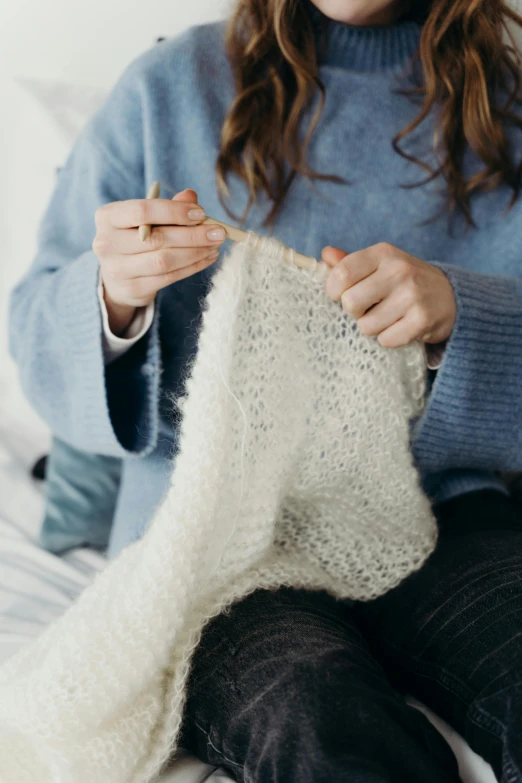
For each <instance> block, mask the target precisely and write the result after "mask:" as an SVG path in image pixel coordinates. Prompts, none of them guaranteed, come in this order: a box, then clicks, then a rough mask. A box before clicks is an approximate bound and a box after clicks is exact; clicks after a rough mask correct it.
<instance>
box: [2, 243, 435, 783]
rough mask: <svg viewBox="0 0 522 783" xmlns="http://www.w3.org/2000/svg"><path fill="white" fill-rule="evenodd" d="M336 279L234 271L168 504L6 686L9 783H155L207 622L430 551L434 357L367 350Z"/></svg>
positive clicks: (342, 583)
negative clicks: (279, 593)
mask: <svg viewBox="0 0 522 783" xmlns="http://www.w3.org/2000/svg"><path fill="white" fill-rule="evenodd" d="M269 241H270V240H269ZM272 242H274V240H272ZM324 276H325V270H324V267H323V265H322V264H318V265H317V267H316V269H315V270H314V271H303V270H301V269H297V268H296V267H294V266H293V265H291V264H285V263H282V262H281V261H278V260H276V259H274V258H272V257H271V256H269V255H268V254H266V253H265V254H264V253H263V252H262V251H259V250H255V249H254V248H253V247H252V246H251V245H250V244H248V243H243V244H240V245H236V246H235V247H234V250H233V251H232V252H231V253H230V255H228V256H227V258H226V259H225V260H224V262H223V264H222V267H221V269H220V270H219V271H218V272H217V273H216V275H215V277H214V283H213V287H212V290H211V291H210V293H209V295H208V298H207V304H206V308H205V313H204V318H203V326H202V330H201V334H200V340H199V350H198V354H197V358H196V360H195V362H194V365H193V367H192V370H191V375H190V378H189V379H188V381H187V385H186V395H185V396H184V397H183V399H182V401H181V403H180V406H181V410H182V413H183V423H182V430H181V442H180V451H179V454H178V457H177V459H176V466H175V470H174V471H173V474H172V481H171V485H170V488H169V490H168V492H167V494H166V496H165V498H164V500H163V502H162V505H161V506H160V507H159V508H158V510H157V512H156V514H155V516H154V518H153V520H152V522H151V524H150V526H149V528H148V529H147V531H146V533H145V535H144V536H143V538H142V539H140V540H139V541H136V542H134V543H133V544H131V545H130V546H128V547H127V548H126V549H124V550H123V551H122V552H121V553H120V555H119V556H118V557H117V558H116V559H115V560H114V561H113V562H111V563H109V564H108V566H107V567H106V569H105V570H104V571H103V572H101V573H100V574H99V575H98V576H97V577H96V579H95V581H94V582H93V583H92V585H90V586H89V587H88V588H87V589H85V591H84V592H83V593H82V594H81V595H80V596H79V598H78V599H77V600H76V602H75V603H74V604H73V605H72V606H71V607H70V609H69V610H68V611H67V612H66V613H65V614H64V615H63V616H62V617H60V618H59V619H58V620H57V621H56V622H54V623H53V624H51V625H50V626H49V627H48V628H47V629H45V630H44V632H43V633H42V634H41V636H40V637H39V638H38V639H36V640H35V641H34V642H32V643H31V644H30V645H28V646H27V647H26V648H24V649H22V650H21V651H20V652H19V653H17V654H15V655H14V656H13V657H12V658H11V659H10V660H8V661H7V662H6V663H5V664H4V665H3V667H2V668H1V669H0V781H1V783H55V782H56V783H58V782H59V783H93V782H94V781H100V783H101V782H102V781H103V783H146V782H148V781H151V780H153V779H154V778H155V776H156V774H157V773H158V772H159V771H160V769H161V768H162V766H164V765H165V762H166V761H167V759H168V758H169V756H170V755H171V754H172V752H173V750H174V749H175V747H176V737H177V735H178V730H179V727H180V721H181V717H182V711H183V705H184V698H185V686H186V679H187V674H188V672H189V667H190V661H191V655H192V652H193V650H194V648H195V646H196V645H197V643H198V641H199V638H200V634H201V631H202V628H203V626H204V624H205V622H206V621H207V620H208V619H209V618H211V617H213V616H215V615H216V614H217V613H219V612H220V611H221V610H222V609H223V608H224V607H226V606H227V605H229V604H230V603H231V602H232V601H235V600H237V599H239V598H240V597H243V596H245V595H246V594H247V593H249V592H250V591H252V590H254V589H255V588H256V587H261V586H263V587H267V588H275V587H277V586H278V585H283V584H285V585H295V586H300V587H307V588H316V589H317V588H323V589H326V590H328V591H330V592H331V593H332V594H333V595H334V596H337V597H348V598H355V599H360V600H367V599H371V598H373V597H375V596H378V595H379V594H382V593H384V592H385V591H387V590H389V589H390V588H392V587H393V586H394V585H397V584H398V583H399V582H400V581H401V580H402V579H403V578H404V577H405V576H407V575H408V574H409V573H410V572H412V571H415V570H416V569H418V568H419V567H420V566H421V565H422V563H423V562H424V561H425V559H426V558H427V556H428V555H429V554H430V553H431V551H432V550H433V548H434V546H435V542H436V524H435V519H434V516H433V513H432V509H431V505H430V503H429V500H428V498H427V497H426V496H425V495H424V494H423V492H422V491H421V487H420V481H419V476H418V473H417V471H416V469H415V467H414V464H413V460H412V457H411V452H410V448H409V420H410V419H411V418H412V417H416V416H418V415H419V414H420V413H421V412H422V409H423V405H424V402H425V393H426V386H425V378H426V372H425V362H424V355H423V350H422V347H421V345H420V344H419V343H413V344H411V345H409V346H404V347H402V348H396V349H385V348H383V347H381V346H380V345H379V343H378V341H377V339H376V338H374V337H367V336H366V337H365V336H363V335H362V334H361V333H360V332H359V330H358V328H357V324H356V322H355V320H353V319H352V318H351V317H348V316H346V315H345V314H344V313H343V312H342V309H341V306H340V305H339V304H337V303H334V302H332V301H331V300H329V299H328V297H327V296H326V294H325V292H324Z"/></svg>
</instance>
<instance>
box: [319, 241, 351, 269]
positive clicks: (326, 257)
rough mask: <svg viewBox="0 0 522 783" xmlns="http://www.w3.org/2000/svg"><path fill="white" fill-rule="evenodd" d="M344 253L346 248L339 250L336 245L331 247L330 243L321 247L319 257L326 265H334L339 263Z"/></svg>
mask: <svg viewBox="0 0 522 783" xmlns="http://www.w3.org/2000/svg"><path fill="white" fill-rule="evenodd" d="M345 255H346V250H341V249H340V248H338V247H332V246H331V245H327V246H326V247H323V249H322V252H321V259H322V260H323V261H324V262H325V264H326V265H327V266H329V267H334V266H335V265H336V264H338V263H339V261H340V260H341V258H344V257H345Z"/></svg>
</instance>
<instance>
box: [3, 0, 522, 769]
mask: <svg viewBox="0 0 522 783" xmlns="http://www.w3.org/2000/svg"><path fill="white" fill-rule="evenodd" d="M508 19H510V20H511V21H513V22H515V23H516V24H521V23H522V19H520V18H519V17H518V16H517V15H516V14H515V13H514V12H512V11H511V10H510V9H509V8H508V7H507V6H506V5H505V3H504V2H503V0H431V2H430V1H429V0H425V2H418V3H408V2H401V1H400V0H315V2H314V3H312V2H311V1H310V0H277V2H276V0H240V2H239V3H238V5H237V9H236V12H235V14H234V16H233V17H232V19H230V20H229V21H228V22H227V23H216V24H210V25H203V26H199V27H195V28H191V29H190V30H189V31H188V32H186V33H185V34H183V35H181V36H179V37H178V38H176V39H175V40H172V41H168V42H165V43H162V44H161V45H159V46H157V47H155V48H154V49H153V50H151V51H148V52H146V53H145V54H143V55H142V56H140V57H139V58H137V59H136V60H135V61H134V62H133V63H131V65H130V66H129V67H128V68H127V70H126V71H125V73H124V74H123V76H122V77H121V79H120V80H119V82H118V84H117V85H116V87H115V88H114V90H113V91H112V93H111V95H110V96H109V98H108V100H107V101H106V102H105V104H104V106H103V107H102V108H101V109H100V110H99V111H98V113H97V114H96V115H95V116H94V117H93V118H92V119H91V121H90V122H89V123H88V125H87V127H86V128H85V129H84V131H83V133H82V134H81V136H80V138H79V139H78V141H77V143H76V145H75V147H74V149H73V151H72V153H71V155H70V156H69V159H68V161H67V163H66V165H65V166H64V168H63V169H62V171H61V173H60V176H59V180H58V183H57V187H56V190H55V192H54V194H53V197H52V200H51V202H50V205H49V207H48V210H47V213H46V215H45V216H44V219H43V221H42V225H41V230H40V246H39V252H38V255H37V258H36V260H35V262H34V265H33V267H32V269H31V271H30V273H29V274H28V275H27V276H26V278H25V279H24V280H23V281H22V282H21V284H20V285H19V286H18V288H17V289H16V291H15V293H14V295H13V298H12V315H11V318H12V333H11V345H12V351H13V354H14V356H15V357H16V358H17V361H18V363H19V365H20V369H21V377H22V381H23V383H24V387H25V390H26V393H27V395H28V396H29V398H30V399H31V400H32V402H33V404H34V406H35V407H36V409H37V410H38V411H39V412H40V414H41V415H42V416H43V417H44V418H45V419H46V420H47V422H48V423H49V425H50V426H51V428H52V429H53V431H54V432H55V433H56V434H57V435H59V436H61V437H62V438H64V439H66V440H67V441H69V442H70V443H72V444H73V445H75V446H76V447H77V448H79V449H84V450H87V451H92V452H95V453H100V454H106V455H113V456H120V457H122V458H123V459H124V471H123V481H122V487H121V491H120V497H119V501H118V508H117V513H116V517H115V520H114V525H113V530H112V536H111V542H110V546H109V552H108V554H109V556H110V557H114V556H115V555H116V554H117V553H118V552H120V551H121V549H122V548H123V547H124V546H126V545H127V544H128V543H130V541H132V540H133V539H135V538H137V537H139V536H141V535H142V534H143V531H144V528H145V527H146V524H147V522H148V521H149V520H150V519H151V517H152V513H153V509H154V506H155V505H156V504H157V503H158V502H159V500H160V499H161V495H162V492H163V491H164V489H165V487H166V481H167V479H168V471H169V467H170V465H169V461H168V459H167V458H168V457H169V456H170V455H171V453H172V451H173V450H175V445H176V433H177V421H176V420H175V418H173V416H172V414H171V409H172V398H173V396H176V394H178V393H179V391H180V388H181V383H182V377H183V373H184V371H185V370H186V367H187V362H189V361H190V358H191V357H192V356H193V353H194V350H195V346H196V342H197V326H198V324H199V319H200V313H201V301H202V297H203V295H204V293H205V290H206V287H207V285H208V282H209V280H210V279H211V275H212V272H213V269H214V268H215V267H214V262H215V260H216V259H217V257H218V255H219V248H220V247H221V245H222V242H223V238H222V237H221V236H220V234H219V229H218V227H216V226H214V227H212V226H208V225H203V224H202V222H201V221H202V219H203V217H204V214H205V213H204V212H203V211H202V210H201V207H200V206H199V203H201V205H203V206H204V208H205V209H206V210H207V213H208V214H210V215H213V216H214V217H215V218H217V219H223V220H229V219H230V218H231V216H237V217H242V218H243V224H244V226H245V227H247V228H250V229H253V230H255V231H258V232H269V231H270V232H273V233H274V234H275V235H276V236H277V237H278V238H279V239H281V240H282V241H283V242H285V243H286V244H288V245H290V246H293V247H295V248H296V249H298V250H299V251H300V252H302V253H305V254H307V255H317V256H319V255H322V257H323V259H324V260H325V261H326V262H327V263H328V264H329V265H330V266H331V267H332V272H331V273H330V275H329V278H328V280H327V284H326V293H327V294H328V295H329V296H331V297H332V298H333V299H337V300H340V301H342V304H343V306H344V307H345V309H346V310H347V311H348V312H349V313H351V314H352V315H354V316H355V317H356V318H357V319H358V325H359V328H360V329H361V330H362V331H363V332H364V333H366V334H369V335H375V336H376V337H377V339H378V340H379V342H380V343H381V344H382V345H383V346H385V347H388V348H389V349H390V350H393V348H395V347H397V346H400V345H403V344H406V343H408V342H411V341H412V340H417V339H418V340H421V341H422V342H423V343H425V344H426V346H427V354H428V357H429V358H430V364H431V366H432V367H433V368H434V369H431V370H430V380H431V381H432V384H431V388H430V397H429V401H428V405H427V408H426V411H425V413H424V415H423V416H422V418H421V419H419V421H418V422H417V423H416V425H415V428H414V430H413V432H412V449H413V454H414V457H415V460H416V464H417V466H418V469H419V472H420V475H421V478H422V483H423V488H424V490H425V492H426V493H427V494H428V495H429V497H430V499H431V501H432V503H433V507H434V510H435V513H436V516H437V519H438V523H439V530H440V535H439V543H438V546H437V548H436V550H435V552H434V553H433V555H432V556H431V557H430V558H429V559H428V561H427V562H426V564H425V565H424V566H423V567H422V568H421V569H420V571H418V572H416V573H414V574H411V575H410V576H409V577H408V578H407V579H405V580H404V581H403V582H402V583H401V584H400V585H399V586H398V587H397V588H395V589H394V590H391V591H389V592H388V593H386V594H385V595H383V596H381V597H379V598H377V599H375V600H373V601H371V602H365V603H364V602H350V601H346V602H341V601H336V600H334V599H333V598H332V597H331V596H330V595H329V594H327V593H323V592H306V591H300V590H294V589H290V588H284V589H280V590H277V591H257V592H255V593H254V594H252V595H251V596H249V597H247V598H246V599H244V600H243V601H241V602H238V603H237V604H235V605H234V606H233V607H231V609H230V611H228V612H226V613H223V614H222V615H220V616H218V617H217V618H215V619H214V620H212V621H211V622H210V623H209V624H208V626H207V627H206V629H205V631H204V634H203V637H202V639H201V642H200V644H199V646H198V649H197V650H196V652H195V656H194V663H193V668H192V672H191V680H190V688H189V695H188V700H187V703H186V710H185V722H184V728H183V736H182V742H181V744H182V745H184V746H185V747H187V748H189V749H190V750H192V751H193V752H194V753H195V754H196V755H198V756H199V757H200V758H201V759H203V760H204V761H208V762H210V763H212V764H220V765H222V766H223V767H225V768H226V769H227V770H228V772H229V774H230V775H231V776H232V777H233V778H234V779H236V780H240V781H248V782H249V783H254V782H255V783H261V782H262V783H267V782H268V781H270V782H272V781H284V783H288V781H294V782H295V783H309V782H310V783H311V782H312V781H313V782H314V783H322V782H323V781H324V782H325V783H326V781H328V782H330V781H332V780H343V781H344V780H350V781H354V782H355V781H361V783H363V782H364V783H366V782H367V783H370V781H371V782H372V783H376V782H377V781H379V783H381V782H382V783H384V781H394V782H395V781H397V782H399V781H400V782H401V783H403V782H404V781H405V780H415V781H420V780H422V781H423V782H424V783H430V781H433V783H435V782H436V783H444V781H457V780H459V777H458V770H457V763H456V760H455V757H454V755H453V753H452V751H451V750H450V748H449V746H448V745H447V744H446V742H445V741H444V739H443V738H442V737H441V736H440V735H439V734H438V732H437V731H436V730H435V729H434V728H433V726H432V725H431V724H430V723H429V721H428V720H427V718H425V716H424V715H423V714H422V713H420V712H419V711H417V710H415V709H413V708H412V707H410V706H409V705H407V704H406V702H405V700H404V694H405V693H410V694H412V695H414V696H416V697H418V698H419V699H421V700H422V701H423V702H424V703H425V704H427V705H428V706H430V707H431V708H432V709H433V710H435V711H436V712H437V713H438V714H439V715H441V716H442V717H443V718H445V719H446V720H447V721H448V722H449V723H450V724H451V725H453V726H454V727H455V728H456V729H457V730H458V731H459V732H460V733H461V734H462V735H463V736H464V737H465V738H466V740H467V741H468V743H469V744H470V746H471V747H472V748H473V749H474V750H475V751H477V752H478V753H479V754H481V755H482V756H483V757H484V758H485V759H486V760H487V761H488V762H490V763H491V765H492V766H493V769H494V771H495V773H496V775H497V778H498V780H499V781H502V782H503V783H507V781H509V783H521V782H522V742H520V735H521V733H522V647H521V644H520V641H519V640H520V639H521V638H522V582H521V580H520V573H521V566H522V554H521V552H522V513H521V509H520V507H519V506H517V505H516V503H515V502H514V500H513V499H512V498H511V497H510V495H509V493H508V491H507V488H506V485H505V483H504V481H503V478H502V476H501V475H500V474H501V472H502V471H520V470H522V416H521V415H520V406H519V401H518V393H519V388H520V385H521V383H522V364H521V362H520V356H521V350H522V280H521V278H522V264H521V253H522V251H521V248H522V215H521V210H522V202H521V200H520V199H519V198H518V196H519V191H520V182H521V171H520V158H521V155H520V152H521V143H520V137H519V134H518V131H519V129H520V128H521V122H520V114H519V101H518V93H519V80H518V66H519V63H518V61H517V60H516V57H515V53H514V51H513V50H512V49H510V48H509V45H508V43H506V42H505V41H504V40H503V25H504V23H505V21H506V20H508ZM392 142H393V143H392ZM153 180H159V181H160V183H161V186H162V196H167V198H164V197H163V198H161V199H158V200H157V201H153V202H151V201H148V202H146V201H145V200H144V199H143V194H144V193H145V191H146V188H147V186H148V184H150V182H152V181H153ZM310 183H311V184H312V187H310ZM187 184H189V185H190V186H191V188H194V190H192V189H190V190H187V189H185V190H183V188H184V187H185V186H186V185H187ZM404 186H407V187H404ZM172 195H174V198H173V199H172V200H171V198H170V197H171V196H172ZM93 217H94V218H95V225H93ZM143 223H148V224H152V225H153V229H152V233H151V236H150V238H149V239H148V240H147V241H146V242H145V243H141V241H140V239H139V236H138V229H137V227H138V226H139V225H141V224H143ZM438 349H442V350H443V355H441V353H440V350H438ZM436 367H438V369H435V368H436Z"/></svg>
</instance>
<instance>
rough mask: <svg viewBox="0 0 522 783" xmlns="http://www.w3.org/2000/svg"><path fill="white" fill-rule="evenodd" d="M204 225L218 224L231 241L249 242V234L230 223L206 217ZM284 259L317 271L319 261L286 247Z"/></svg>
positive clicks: (302, 267)
mask: <svg viewBox="0 0 522 783" xmlns="http://www.w3.org/2000/svg"><path fill="white" fill-rule="evenodd" d="M202 222H203V223H216V224H217V225H218V226H221V227H222V228H224V229H225V233H226V235H227V237H228V238H229V239H232V240H233V241H234V242H246V241H247V240H248V232H247V231H242V229H240V228H236V227H235V226H229V225H228V223H223V222H222V221H221V220H216V219H215V218H211V217H206V218H205V220H203V221H202ZM283 258H284V260H285V261H286V262H287V263H288V264H295V266H298V267H301V269H315V267H316V265H317V261H316V259H315V258H311V257H310V256H303V255H302V254H301V253H297V252H296V251H295V250H292V249H291V248H289V247H285V249H284V251H283Z"/></svg>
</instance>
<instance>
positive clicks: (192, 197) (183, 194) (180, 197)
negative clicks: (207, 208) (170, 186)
mask: <svg viewBox="0 0 522 783" xmlns="http://www.w3.org/2000/svg"><path fill="white" fill-rule="evenodd" d="M172 201H188V202H190V203H191V204H197V203H198V194H197V193H196V191H195V190H191V188H185V190H181V191H180V192H179V193H176V195H175V196H174V197H173V198H172Z"/></svg>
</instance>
